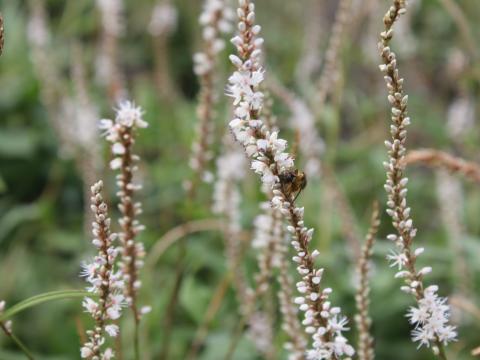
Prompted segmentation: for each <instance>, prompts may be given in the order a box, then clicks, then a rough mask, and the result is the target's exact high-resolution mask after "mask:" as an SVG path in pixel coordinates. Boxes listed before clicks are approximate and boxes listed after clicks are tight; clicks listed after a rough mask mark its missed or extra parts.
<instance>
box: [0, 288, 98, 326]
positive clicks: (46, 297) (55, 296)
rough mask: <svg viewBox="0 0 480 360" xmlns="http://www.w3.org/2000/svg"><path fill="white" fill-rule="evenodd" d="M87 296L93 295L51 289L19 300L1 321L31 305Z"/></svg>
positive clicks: (82, 291)
mask: <svg viewBox="0 0 480 360" xmlns="http://www.w3.org/2000/svg"><path fill="white" fill-rule="evenodd" d="M85 296H92V294H91V293H89V292H87V291H84V290H59V291H51V292H47V293H44V294H40V295H35V296H32V297H31V298H28V299H26V300H23V301H21V302H19V303H18V304H15V305H13V306H12V307H11V308H9V309H8V310H7V311H5V312H4V313H3V314H2V315H1V316H0V322H4V321H5V320H8V319H9V318H11V317H12V316H13V315H16V314H18V313H20V312H22V311H23V310H27V309H29V308H31V307H34V306H37V305H40V304H43V303H45V302H49V301H54V300H63V299H73V298H79V297H85Z"/></svg>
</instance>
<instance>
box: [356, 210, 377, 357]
mask: <svg viewBox="0 0 480 360" xmlns="http://www.w3.org/2000/svg"><path fill="white" fill-rule="evenodd" d="M379 215H380V214H379V209H378V203H377V202H375V203H374V208H373V212H372V218H371V220H370V228H369V229H368V233H367V236H366V239H365V244H364V245H363V248H362V252H361V255H360V258H359V260H358V264H357V274H358V277H359V281H358V289H357V294H356V296H355V301H356V303H357V311H358V314H357V316H355V321H356V323H357V329H358V347H357V351H358V359H359V360H373V359H374V358H375V352H374V348H373V337H372V335H371V333H370V327H371V325H372V319H371V318H370V315H369V313H368V307H369V305H370V285H369V273H370V260H371V258H372V255H373V246H374V244H375V236H376V235H377V232H378V228H379V226H380V217H379Z"/></svg>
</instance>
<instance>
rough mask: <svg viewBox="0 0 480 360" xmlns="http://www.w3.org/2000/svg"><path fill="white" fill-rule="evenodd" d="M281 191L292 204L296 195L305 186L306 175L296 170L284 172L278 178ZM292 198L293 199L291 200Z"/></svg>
mask: <svg viewBox="0 0 480 360" xmlns="http://www.w3.org/2000/svg"><path fill="white" fill-rule="evenodd" d="M278 177H279V179H280V184H281V185H282V191H283V193H284V194H286V195H287V196H288V197H289V198H290V200H291V201H292V202H294V201H295V200H297V197H298V195H300V193H301V192H302V190H303V189H305V186H307V175H305V173H304V172H303V171H299V170H298V169H295V170H289V171H286V172H284V173H282V174H280V175H279V176H278ZM292 198H293V199H292Z"/></svg>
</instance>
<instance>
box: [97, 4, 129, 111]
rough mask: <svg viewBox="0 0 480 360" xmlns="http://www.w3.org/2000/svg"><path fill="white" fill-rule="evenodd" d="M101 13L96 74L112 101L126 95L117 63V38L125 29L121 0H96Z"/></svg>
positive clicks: (123, 80) (116, 100) (121, 98)
mask: <svg viewBox="0 0 480 360" xmlns="http://www.w3.org/2000/svg"><path fill="white" fill-rule="evenodd" d="M96 4H97V7H98V9H99V11H100V14H101V20H102V34H101V39H100V49H99V51H98V58H97V75H98V77H99V79H100V80H101V81H102V82H103V83H104V85H106V86H107V93H108V96H109V97H110V99H111V101H112V102H118V101H120V100H123V99H124V98H125V97H126V94H127V89H126V86H125V79H124V78H123V74H122V72H121V70H120V66H119V63H118V59H119V56H118V54H119V49H118V39H119V38H120V37H121V36H122V35H123V33H124V31H125V23H124V21H125V20H124V18H123V7H124V5H123V0H97V1H96Z"/></svg>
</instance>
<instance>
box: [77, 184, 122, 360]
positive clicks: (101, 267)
mask: <svg viewBox="0 0 480 360" xmlns="http://www.w3.org/2000/svg"><path fill="white" fill-rule="evenodd" d="M102 189H103V183H102V182H101V181H99V182H97V183H95V184H94V185H93V186H92V188H91V193H92V198H91V209H92V212H93V213H94V216H95V220H94V222H93V223H92V225H93V229H92V233H93V236H94V239H93V241H92V244H93V245H94V246H95V247H96V248H97V249H98V254H97V255H96V256H95V257H94V259H93V261H92V262H91V263H86V264H84V265H83V272H82V276H84V277H85V278H86V280H87V281H88V283H89V284H90V286H89V287H88V288H87V291H88V292H90V293H92V295H94V296H98V300H94V299H93V297H86V298H85V300H84V301H83V307H84V308H85V311H86V312H88V313H89V314H90V315H91V316H92V317H93V319H94V320H95V326H94V328H93V330H88V331H87V337H88V341H87V342H86V343H85V344H83V346H82V348H81V349H80V353H81V357H82V358H83V359H90V360H97V359H99V360H100V359H101V360H109V359H113V358H114V356H115V355H114V352H113V350H112V349H111V348H105V349H104V348H103V345H104V343H105V335H106V334H108V335H109V336H110V337H116V336H118V333H119V327H118V325H116V324H114V323H113V322H114V321H116V320H118V319H119V318H120V315H121V310H122V306H123V305H124V301H125V298H124V296H123V287H124V282H123V280H122V274H121V273H120V272H117V271H116V270H115V268H114V266H115V259H116V257H117V253H118V249H117V248H116V246H115V244H114V241H115V240H116V238H117V234H114V233H111V232H110V218H109V217H108V207H107V204H106V203H105V201H104V200H103V197H102Z"/></svg>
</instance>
